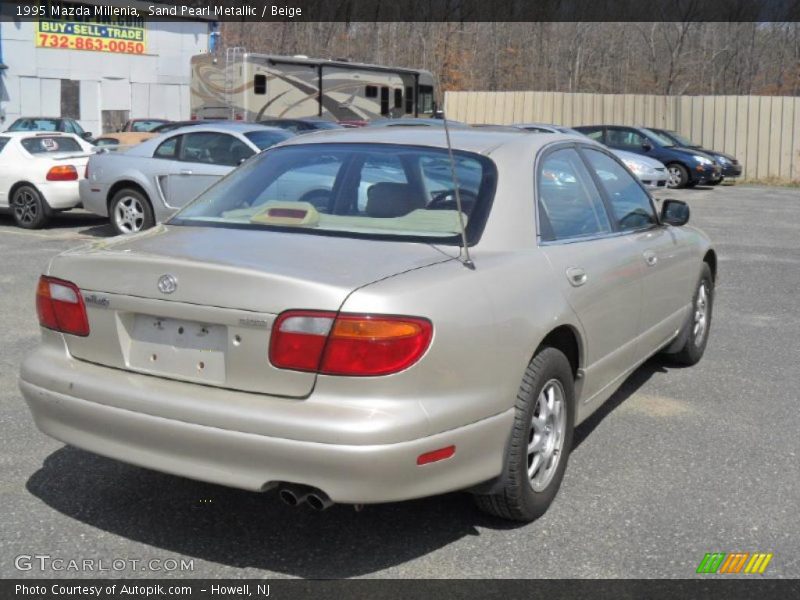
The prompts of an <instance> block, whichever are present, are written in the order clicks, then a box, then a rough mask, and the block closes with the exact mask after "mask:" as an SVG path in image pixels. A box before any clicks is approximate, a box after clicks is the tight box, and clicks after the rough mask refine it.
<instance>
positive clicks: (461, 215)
mask: <svg viewBox="0 0 800 600" xmlns="http://www.w3.org/2000/svg"><path fill="white" fill-rule="evenodd" d="M442 124H443V125H444V136H445V138H446V139H447V154H448V155H449V157H450V176H451V177H452V178H453V191H454V192H455V195H456V211H457V212H458V225H459V228H460V230H461V245H462V246H463V248H464V258H463V260H461V264H463V265H464V266H465V267H467V268H468V269H471V270H472V271H474V270H475V263H474V262H472V258H470V255H469V245H468V244H467V228H466V226H465V225H464V213H463V212H461V192H460V191H459V189H458V174H457V173H456V159H455V158H454V157H453V146H452V145H451V144H450V127H448V125H447V114H446V113H445V112H444V111H443V112H442Z"/></svg>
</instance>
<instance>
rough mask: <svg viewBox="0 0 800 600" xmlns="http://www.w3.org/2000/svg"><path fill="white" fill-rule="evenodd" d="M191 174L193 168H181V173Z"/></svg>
mask: <svg viewBox="0 0 800 600" xmlns="http://www.w3.org/2000/svg"><path fill="white" fill-rule="evenodd" d="M191 174H192V170H191V169H181V175H191Z"/></svg>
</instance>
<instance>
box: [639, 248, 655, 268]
mask: <svg viewBox="0 0 800 600" xmlns="http://www.w3.org/2000/svg"><path fill="white" fill-rule="evenodd" d="M642 256H644V262H646V263H647V266H648V267H655V266H656V264H657V263H658V256H656V253H655V252H653V251H652V250H645V251H644V252H643V253H642Z"/></svg>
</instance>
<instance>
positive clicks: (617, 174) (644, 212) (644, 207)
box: [584, 148, 658, 231]
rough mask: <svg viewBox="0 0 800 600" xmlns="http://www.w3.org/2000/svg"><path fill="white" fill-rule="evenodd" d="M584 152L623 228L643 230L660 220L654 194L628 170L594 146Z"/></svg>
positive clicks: (624, 229)
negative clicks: (654, 209) (651, 198)
mask: <svg viewBox="0 0 800 600" xmlns="http://www.w3.org/2000/svg"><path fill="white" fill-rule="evenodd" d="M584 152H585V153H586V158H587V159H588V160H589V164H590V165H591V166H592V169H594V171H595V173H597V177H598V178H599V179H600V185H602V186H603V188H604V189H605V191H606V194H607V196H608V199H609V202H610V204H611V212H612V214H613V217H614V220H615V221H616V224H617V227H618V228H619V229H621V230H622V231H630V230H633V229H643V228H646V227H651V226H653V225H655V224H656V223H657V222H658V221H657V220H656V214H655V212H654V211H653V205H652V203H651V202H650V196H648V195H647V192H645V191H644V190H643V189H642V186H641V185H639V183H638V182H637V181H636V180H635V179H634V178H633V176H632V175H631V174H630V173H628V171H626V170H625V169H624V168H623V167H622V166H621V165H620V164H619V163H618V162H617V161H616V160H614V159H613V158H611V157H610V156H608V155H606V154H605V153H603V152H600V151H598V150H593V149H591V148H586V149H585V150H584Z"/></svg>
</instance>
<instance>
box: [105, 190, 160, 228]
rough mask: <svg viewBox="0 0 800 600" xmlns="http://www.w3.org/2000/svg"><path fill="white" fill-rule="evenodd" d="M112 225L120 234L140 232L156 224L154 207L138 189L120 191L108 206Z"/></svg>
mask: <svg viewBox="0 0 800 600" xmlns="http://www.w3.org/2000/svg"><path fill="white" fill-rule="evenodd" d="M108 214H109V217H111V225H113V227H114V229H115V230H116V232H117V233H119V234H123V235H124V234H130V233H138V232H139V231H144V230H145V229H149V228H150V227H152V226H153V225H155V224H156V220H155V217H154V216H153V207H152V206H150V201H149V200H148V199H147V197H146V196H145V195H144V194H143V193H141V192H139V191H138V190H134V189H130V188H126V189H123V190H120V191H118V192H117V193H116V194H114V197H113V198H112V199H111V204H110V205H109V208H108Z"/></svg>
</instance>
